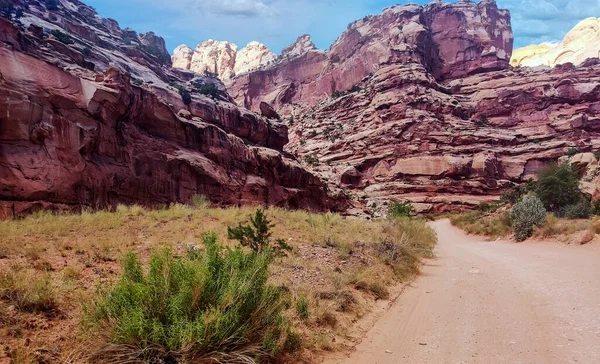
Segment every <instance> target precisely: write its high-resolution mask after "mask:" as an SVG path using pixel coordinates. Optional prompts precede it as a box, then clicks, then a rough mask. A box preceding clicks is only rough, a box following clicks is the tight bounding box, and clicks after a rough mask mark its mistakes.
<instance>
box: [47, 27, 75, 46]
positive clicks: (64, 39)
mask: <svg viewBox="0 0 600 364" xmlns="http://www.w3.org/2000/svg"><path fill="white" fill-rule="evenodd" d="M50 34H52V35H53V36H54V37H55V38H56V39H57V40H58V41H59V42H61V43H64V44H73V43H75V41H74V40H73V38H71V36H70V35H68V34H65V33H63V32H61V31H60V30H58V29H52V31H51V32H50Z"/></svg>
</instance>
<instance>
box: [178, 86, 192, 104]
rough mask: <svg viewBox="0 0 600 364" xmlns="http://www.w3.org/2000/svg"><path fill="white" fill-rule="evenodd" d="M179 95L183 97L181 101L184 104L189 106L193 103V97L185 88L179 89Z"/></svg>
mask: <svg viewBox="0 0 600 364" xmlns="http://www.w3.org/2000/svg"><path fill="white" fill-rule="evenodd" d="M179 95H180V96H181V100H182V101H183V103H184V104H186V105H189V104H191V103H192V95H191V94H190V92H189V91H188V90H186V89H185V88H183V87H180V88H179Z"/></svg>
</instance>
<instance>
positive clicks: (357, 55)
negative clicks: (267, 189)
mask: <svg viewBox="0 0 600 364" xmlns="http://www.w3.org/2000/svg"><path fill="white" fill-rule="evenodd" d="M512 41H513V35H512V31H511V26H510V14H509V13H508V11H506V10H499V9H498V7H497V6H496V3H495V2H494V1H491V0H483V1H481V2H480V3H478V4H477V3H473V2H459V3H456V4H446V3H441V2H436V3H432V4H429V5H426V6H417V5H406V6H394V7H390V8H386V9H385V10H384V11H383V14H380V15H377V16H368V17H365V18H363V19H361V20H359V21H356V22H354V23H352V24H350V26H349V27H348V30H346V31H345V32H344V34H342V35H341V36H340V37H339V38H338V40H337V41H336V42H335V43H334V44H333V45H332V46H331V47H330V49H329V50H328V51H326V52H323V51H317V50H315V49H314V48H313V47H310V45H309V46H307V47H302V46H298V47H295V46H292V47H291V49H294V48H297V49H302V52H295V57H290V58H289V59H284V60H283V61H281V62H277V63H275V64H273V65H271V66H270V67H266V68H264V69H261V70H258V71H255V72H250V73H247V74H244V75H238V76H237V77H235V78H234V79H232V80H231V81H230V82H228V83H227V85H228V89H229V91H230V93H231V94H232V96H233V98H234V99H235V100H236V101H237V103H238V104H240V105H244V106H245V107H247V108H249V109H252V110H258V107H259V105H260V102H262V101H265V102H267V103H270V104H272V105H274V106H275V107H276V108H279V107H281V106H283V105H285V104H289V103H300V104H309V105H314V104H316V103H318V102H319V101H321V100H323V99H324V98H326V97H329V96H330V95H332V94H333V93H334V92H335V91H345V90H349V89H351V88H352V86H354V85H355V84H357V83H358V82H360V80H361V79H362V78H363V77H365V76H367V75H369V74H371V73H373V72H375V71H377V70H378V69H379V68H380V67H382V66H383V65H387V64H409V63H413V62H417V63H420V64H422V65H423V66H424V67H425V69H426V70H427V71H428V72H429V73H431V74H432V75H433V76H434V77H435V78H436V79H437V80H446V79H455V78H459V77H463V76H466V75H470V74H475V73H480V72H485V71H492V70H501V69H505V68H507V67H508V65H509V60H510V54H511V52H512ZM305 43H306V40H301V41H300V44H305Z"/></svg>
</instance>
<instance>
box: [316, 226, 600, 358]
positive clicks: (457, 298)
mask: <svg viewBox="0 0 600 364" xmlns="http://www.w3.org/2000/svg"><path fill="white" fill-rule="evenodd" d="M431 226H432V227H433V228H434V229H435V230H436V231H437V233H438V239H439V244H438V247H437V248H436V249H437V250H436V254H437V258H436V259H435V260H431V261H429V262H428V263H427V264H426V265H425V266H424V267H423V270H422V275H421V276H420V277H419V278H418V279H417V280H416V281H415V282H414V283H413V284H411V286H410V287H408V288H407V289H406V290H405V291H404V293H402V295H401V296H400V297H399V298H398V300H397V301H396V303H395V304H394V305H393V306H392V307H391V309H390V310H389V311H387V312H386V313H385V314H384V315H383V316H382V317H381V318H380V319H379V320H378V321H377V323H376V324H375V326H374V327H373V328H372V329H371V330H370V331H369V332H368V333H367V334H366V336H365V338H364V339H363V340H362V341H361V343H360V344H358V346H357V347H356V350H355V351H353V352H352V353H350V354H349V355H338V356H337V357H329V358H326V359H325V361H324V363H325V364H395V363H397V364H418V363H427V364H446V363H449V364H475V363H476V364H501V363H506V364H519V363H522V364H532V363H536V364H537V363H539V364H566V363H579V364H597V363H600V246H599V245H598V244H594V243H593V244H590V245H587V246H567V245H561V244H557V243H545V242H526V243H521V244H516V243H510V242H486V241H485V240H484V239H481V238H476V237H472V236H467V235H465V234H464V233H463V232H462V231H460V230H458V229H456V228H454V227H452V226H451V225H450V222H449V221H448V220H440V221H436V222H434V223H432V224H431Z"/></svg>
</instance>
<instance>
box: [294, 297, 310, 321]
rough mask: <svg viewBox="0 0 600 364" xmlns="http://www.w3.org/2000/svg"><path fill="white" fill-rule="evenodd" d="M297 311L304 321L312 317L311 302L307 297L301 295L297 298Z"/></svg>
mask: <svg viewBox="0 0 600 364" xmlns="http://www.w3.org/2000/svg"><path fill="white" fill-rule="evenodd" d="M296 313H297V314H298V317H300V319H301V320H303V321H306V320H308V319H309V318H310V303H309V302H308V299H307V298H306V297H304V296H300V297H298V299H297V300H296Z"/></svg>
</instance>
